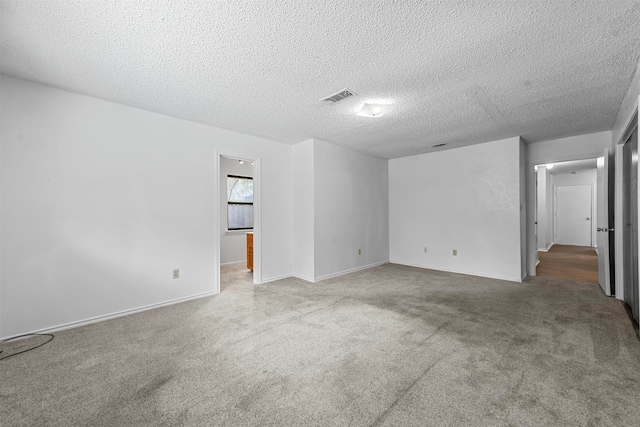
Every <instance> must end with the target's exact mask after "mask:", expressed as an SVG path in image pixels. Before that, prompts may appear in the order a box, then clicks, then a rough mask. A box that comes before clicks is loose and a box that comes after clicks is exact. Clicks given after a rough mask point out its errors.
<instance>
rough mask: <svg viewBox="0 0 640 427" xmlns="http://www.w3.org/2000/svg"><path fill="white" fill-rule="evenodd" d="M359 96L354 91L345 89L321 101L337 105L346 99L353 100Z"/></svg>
mask: <svg viewBox="0 0 640 427" xmlns="http://www.w3.org/2000/svg"><path fill="white" fill-rule="evenodd" d="M355 95H357V94H356V93H355V92H353V91H352V90H349V89H347V88H344V89H342V90H339V91H338V92H336V93H334V94H333V95H329V96H327V97H326V98H322V99H321V100H320V101H326V102H329V103H331V104H336V103H338V102H340V101H342V100H344V99H347V98H351V97H352V96H355Z"/></svg>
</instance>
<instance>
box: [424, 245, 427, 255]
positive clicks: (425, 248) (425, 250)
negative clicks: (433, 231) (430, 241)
mask: <svg viewBox="0 0 640 427" xmlns="http://www.w3.org/2000/svg"><path fill="white" fill-rule="evenodd" d="M424 253H425V254H426V253H427V247H426V246H425V247H424Z"/></svg>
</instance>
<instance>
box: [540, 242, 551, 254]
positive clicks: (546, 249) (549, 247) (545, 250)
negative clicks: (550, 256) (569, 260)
mask: <svg viewBox="0 0 640 427" xmlns="http://www.w3.org/2000/svg"><path fill="white" fill-rule="evenodd" d="M552 246H553V243H550V244H549V246H547V247H546V248H538V252H549V249H551V247H552Z"/></svg>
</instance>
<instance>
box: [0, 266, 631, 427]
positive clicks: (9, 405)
mask: <svg viewBox="0 0 640 427" xmlns="http://www.w3.org/2000/svg"><path fill="white" fill-rule="evenodd" d="M245 277H246V276H245ZM38 339H39V338H33V339H32V340H38ZM32 340H27V341H22V342H18V343H12V344H5V345H3V346H2V349H3V350H4V351H5V353H3V354H10V352H11V351H16V350H18V349H20V348H23V347H24V346H25V345H29V342H28V341H32ZM0 370H1V380H0V424H2V425H6V426H258V425H260V426H514V425H515V426H527V425H529V426H630V425H637V423H638V420H640V405H638V402H640V343H639V342H638V339H637V338H636V337H635V336H634V333H633V328H632V325H631V323H630V321H629V319H628V317H627V314H626V312H625V310H624V308H623V306H622V305H621V304H620V302H619V301H617V300H615V299H613V298H607V297H605V296H604V295H603V294H602V291H601V290H600V289H599V287H598V286H597V285H591V284H585V283H578V282H571V281H565V280H555V279H548V278H541V277H536V278H532V279H530V280H527V281H526V282H525V283H513V282H506V281H500V280H492V279H486V278H479V277H473V276H465V275H457V274H452V273H445V272H438V271H432V270H424V269H418V268H412V267H405V266H399V265H393V264H387V265H384V266H380V267H376V268H373V269H369V270H365V271H361V272H357V273H353V274H350V275H346V276H342V277H338V278H334V279H330V280H326V281H323V282H320V283H316V284H311V283H307V282H304V281H302V280H298V279H285V280H280V281H278V282H274V283H269V284H266V285H259V286H254V285H251V284H250V283H249V282H247V281H244V282H236V283H234V284H232V285H229V286H227V287H226V288H225V290H224V291H223V292H222V293H221V294H220V295H218V296H215V297H211V298H205V299H200V300H195V301H190V302H186V303H182V304H176V305H173V306H169V307H164V308H159V309H155V310H150V311H147V312H144V313H139V314H135V315H131V316H127V317H122V318H118V319H114V320H109V321H106V322H102V323H97V324H93V325H89V326H85V327H81V328H76V329H71V330H67V331H62V332H59V333H57V334H56V337H55V339H54V340H53V341H52V342H50V343H49V344H47V345H45V346H43V347H40V348H38V349H36V350H33V351H31V352H28V353H24V354H21V355H18V356H15V357H10V358H7V359H4V360H0Z"/></svg>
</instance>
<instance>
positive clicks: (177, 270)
mask: <svg viewBox="0 0 640 427" xmlns="http://www.w3.org/2000/svg"><path fill="white" fill-rule="evenodd" d="M173 278H174V279H179V278H180V269H178V268H176V269H175V270H173Z"/></svg>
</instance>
